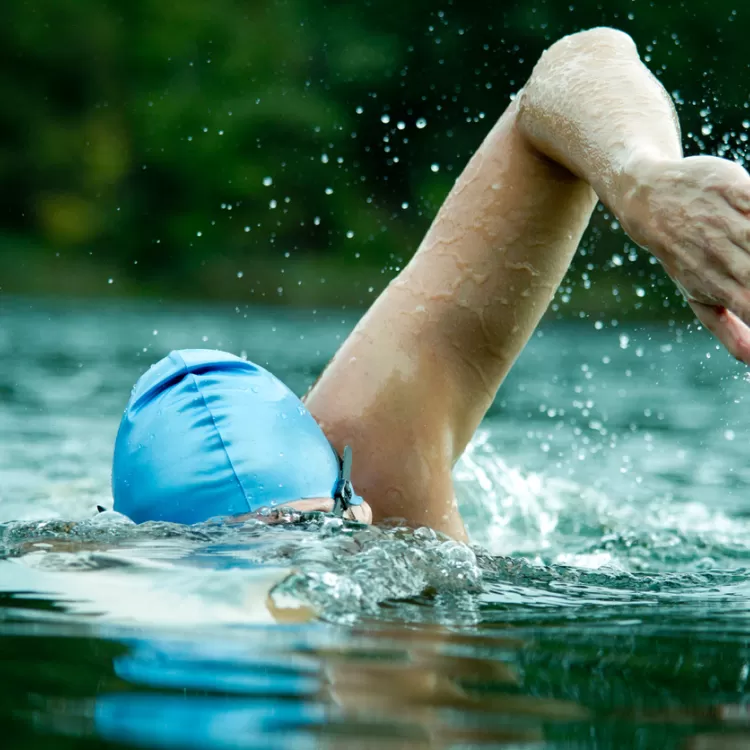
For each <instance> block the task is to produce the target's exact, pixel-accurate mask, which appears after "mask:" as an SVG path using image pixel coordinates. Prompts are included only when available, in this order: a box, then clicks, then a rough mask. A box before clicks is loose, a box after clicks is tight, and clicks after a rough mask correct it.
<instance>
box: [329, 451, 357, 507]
mask: <svg viewBox="0 0 750 750" xmlns="http://www.w3.org/2000/svg"><path fill="white" fill-rule="evenodd" d="M333 500H334V503H333V513H334V515H337V516H342V515H343V514H344V513H345V512H346V511H347V510H349V508H350V507H351V506H352V505H362V498H361V497H359V496H358V495H355V494H354V487H353V486H352V449H351V447H350V446H348V445H347V446H345V447H344V455H343V456H342V457H341V459H340V461H339V481H338V482H337V484H336V489H335V491H334V493H333Z"/></svg>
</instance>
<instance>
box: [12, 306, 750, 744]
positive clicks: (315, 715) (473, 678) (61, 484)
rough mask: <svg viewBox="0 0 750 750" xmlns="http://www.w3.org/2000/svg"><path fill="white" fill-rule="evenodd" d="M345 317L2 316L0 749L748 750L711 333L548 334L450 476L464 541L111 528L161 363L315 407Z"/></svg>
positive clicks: (576, 328)
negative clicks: (265, 372) (236, 374)
mask: <svg viewBox="0 0 750 750" xmlns="http://www.w3.org/2000/svg"><path fill="white" fill-rule="evenodd" d="M355 319H356V316H355V315H354V314H349V313H348V312H347V311H344V312H340V311H339V312H333V313H332V312H330V311H325V310H319V311H312V310H307V311H304V312H294V313H292V312H287V311H259V310H258V309H257V308H249V309H245V308H231V307H230V308H204V309H197V310H196V309H194V308H193V309H189V308H181V307H168V306H165V305H153V306H152V307H145V306H143V305H139V306H137V307H136V306H130V305H126V304H124V303H123V304H119V303H114V302H113V303H107V304H104V303H97V304H93V303H92V304H88V305H86V304H82V303H76V304H75V305H74V306H72V307H71V306H70V305H69V304H66V303H62V302H61V303H54V302H49V301H47V302H39V301H35V300H24V299H16V300H3V301H2V302H0V680H2V684H3V688H4V689H3V690H2V692H0V722H1V723H2V727H3V747H8V748H14V749H15V748H48V747H55V748H105V747H106V748H136V747H146V748H149V747H153V748H206V749H211V748H298V747H324V748H328V747H334V748H339V747H340V748H381V747H382V748H401V747H403V748H406V747H409V748H412V747H416V748H420V747H425V748H433V747H435V748H469V747H472V748H473V747H481V748H485V747H535V748H539V747H545V748H546V747H554V748H557V747H560V748H572V747H603V748H610V747H611V748H615V747H618V748H619V747H643V748H646V747H655V746H658V747H660V748H673V747H674V748H717V749H719V748H721V749H725V748H738V747H745V746H748V745H750V708H748V707H747V705H746V701H745V695H746V691H747V680H748V676H749V675H750V605H749V604H748V602H749V595H750V570H749V569H748V567H749V566H750V514H749V513H748V510H749V509H750V462H749V461H748V455H747V453H748V451H747V445H748V437H750V431H749V429H748V419H747V406H746V399H747V398H748V394H749V393H750V382H749V381H748V379H747V378H746V375H745V369H744V368H743V367H742V366H741V365H739V364H738V363H736V362H734V361H733V360H731V359H730V358H729V357H728V356H726V355H725V354H723V353H722V352H720V351H718V350H717V348H716V346H715V345H714V343H713V341H712V340H711V339H710V338H709V337H708V336H707V335H706V334H705V333H704V332H702V331H695V330H693V329H691V328H690V327H686V326H684V325H676V324H673V325H667V324H666V323H665V324H663V325H660V326H651V327H638V328H635V327H632V326H630V327H628V326H624V325H623V324H617V323H616V321H614V322H613V321H611V320H603V321H602V322H601V323H600V324H598V326H595V325H594V324H593V323H592V322H590V321H586V322H581V323H579V324H557V325H552V324H550V325H546V326H544V327H543V328H542V330H541V331H540V332H539V333H538V334H537V335H536V336H535V337H534V338H533V340H532V342H531V344H530V345H529V347H528V348H527V350H526V351H525V352H524V354H523V356H522V357H521V359H520V360H519V362H518V364H517V366H516V368H515V369H514V370H513V372H512V373H511V376H510V377H509V378H508V380H507V382H506V384H505V385H504V386H503V389H502V390H501V392H500V394H499V396H498V398H497V400H496V403H495V405H494V406H493V408H492V410H491V412H490V414H489V415H488V417H487V419H486V420H485V422H484V424H483V425H482V428H481V429H480V431H479V432H478V433H477V435H476V437H475V440H474V441H473V443H472V445H471V447H470V449H469V450H468V451H467V453H466V455H465V456H464V458H463V459H462V460H461V462H460V464H459V465H458V466H457V468H456V484H457V491H458V494H459V500H460V503H461V508H462V512H463V514H464V517H465V519H466V522H467V526H468V528H469V531H470V534H471V538H472V542H473V544H472V545H471V546H465V545H460V544H457V543H454V542H452V541H450V540H447V539H445V538H442V537H440V536H437V535H435V534H434V533H433V532H431V531H430V530H428V529H420V530H417V531H411V530H407V529H404V528H399V527H397V526H390V527H383V528H363V527H359V526H357V525H356V524H345V523H342V522H341V521H338V520H336V519H333V518H330V517H326V516H324V515H317V516H312V517H310V518H307V519H305V520H304V521H302V522H298V523H288V524H282V525H279V526H275V527H268V526H265V525H263V524H260V523H257V522H250V523H247V524H244V525H241V526H226V525H221V524H218V523H213V524H204V525H200V526H195V527H180V526H176V525H170V524H146V525H143V526H140V527H136V526H134V525H132V524H130V523H128V522H127V521H126V520H124V519H122V518H121V517H118V516H117V514H114V513H102V514H97V513H96V505H97V504H100V505H103V506H105V507H111V495H110V491H109V471H110V461H111V450H112V443H113V439H114V435H115V432H116V429H117V424H118V420H119V416H120V414H121V412H122V409H123V407H124V404H125V401H126V400H127V396H128V393H129V389H130V387H131V386H132V384H133V383H134V382H135V380H136V379H137V377H138V376H139V374H140V373H141V372H142V371H143V370H144V369H146V368H147V367H148V366H149V365H150V364H151V363H153V362H154V361H156V360H157V359H159V358H160V357H161V356H163V355H164V354H165V353H167V352H168V351H169V350H170V349H173V348H181V347H207V348H224V349H228V350H230V351H233V352H236V353H242V352H245V353H246V354H247V356H248V357H250V358H251V359H253V360H254V361H257V362H258V363H260V364H264V365H266V366H268V367H269V368H270V369H272V370H273V371H274V372H275V373H277V374H278V375H279V376H280V377H282V379H284V380H285V381H286V382H287V383H288V384H289V385H290V386H291V387H292V388H293V389H294V390H296V391H298V392H300V393H301V392H303V391H304V390H305V389H306V388H307V387H308V386H309V384H310V383H311V382H312V381H313V379H314V378H315V377H316V375H317V374H318V373H319V372H320V370H321V368H322V367H323V366H324V365H325V363H326V361H327V359H328V358H329V357H330V355H331V354H332V353H333V351H334V350H335V348H336V346H337V344H338V343H339V342H340V341H341V340H342V339H343V337H345V335H346V334H347V332H348V331H349V330H350V328H351V327H352V325H353V323H354V321H355Z"/></svg>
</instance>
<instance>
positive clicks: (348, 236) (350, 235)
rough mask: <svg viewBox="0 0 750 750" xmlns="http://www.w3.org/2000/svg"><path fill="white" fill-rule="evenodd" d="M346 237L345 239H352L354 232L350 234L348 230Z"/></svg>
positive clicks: (350, 231)
mask: <svg viewBox="0 0 750 750" xmlns="http://www.w3.org/2000/svg"><path fill="white" fill-rule="evenodd" d="M346 237H347V239H351V238H352V237H354V232H352V230H351V229H350V230H349V231H348V232H347V233H346Z"/></svg>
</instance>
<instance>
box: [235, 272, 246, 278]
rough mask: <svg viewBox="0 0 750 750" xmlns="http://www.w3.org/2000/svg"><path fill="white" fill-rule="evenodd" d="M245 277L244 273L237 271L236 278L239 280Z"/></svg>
mask: <svg viewBox="0 0 750 750" xmlns="http://www.w3.org/2000/svg"><path fill="white" fill-rule="evenodd" d="M244 275H245V273H244V271H237V278H238V279H241V278H242V277H243V276H244Z"/></svg>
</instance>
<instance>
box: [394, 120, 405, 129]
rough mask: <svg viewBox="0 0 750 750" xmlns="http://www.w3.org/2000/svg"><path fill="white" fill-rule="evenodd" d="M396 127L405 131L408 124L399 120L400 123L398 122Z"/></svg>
mask: <svg viewBox="0 0 750 750" xmlns="http://www.w3.org/2000/svg"><path fill="white" fill-rule="evenodd" d="M396 127H397V128H398V129H399V130H403V129H404V128H405V127H406V123H405V122H403V121H401V120H399V121H398V122H397V123H396Z"/></svg>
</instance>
